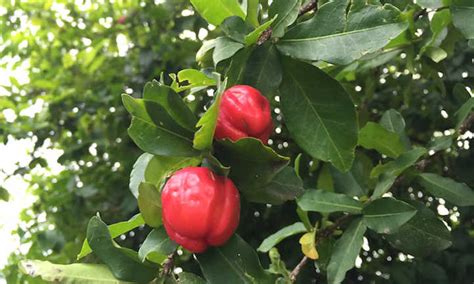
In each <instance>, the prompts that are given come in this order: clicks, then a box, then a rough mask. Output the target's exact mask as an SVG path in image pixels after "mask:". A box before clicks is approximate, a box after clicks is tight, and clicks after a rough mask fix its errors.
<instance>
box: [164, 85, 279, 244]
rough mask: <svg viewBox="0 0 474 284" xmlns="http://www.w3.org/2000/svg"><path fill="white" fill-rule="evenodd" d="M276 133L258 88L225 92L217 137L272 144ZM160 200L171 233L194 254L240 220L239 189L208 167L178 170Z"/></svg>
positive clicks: (222, 238) (221, 239)
mask: <svg viewBox="0 0 474 284" xmlns="http://www.w3.org/2000/svg"><path fill="white" fill-rule="evenodd" d="M272 131H273V122H272V116H271V108H270V103H269V101H268V99H267V98H266V97H264V96H262V94H261V93H260V92H259V91H258V90H257V89H255V88H252V87H250V86H246V85H237V86H234V87H232V88H229V89H227V90H226V91H225V92H224V93H223V94H222V99H221V102H220V106H219V115H218V118H217V126H216V130H215V134H214V137H215V139H217V140H221V139H226V138H228V139H230V140H232V141H237V140H239V139H241V138H245V137H254V138H257V139H260V140H261V141H262V142H263V143H264V144H267V142H268V138H269V137H270V135H271V133H272ZM161 203H162V208H163V209H162V213H163V225H164V226H165V229H166V232H167V233H168V236H169V237H170V238H171V239H172V240H173V241H175V242H176V243H178V244H180V245H181V246H183V247H184V248H185V249H187V250H189V251H191V252H193V253H200V252H204V251H205V250H206V249H207V248H208V247H209V246H221V245H223V244H224V243H225V242H227V240H228V239H229V238H230V237H231V236H232V234H233V233H234V232H235V230H236V229H237V226H238V224H239V218H240V196H239V192H238V190H237V188H236V187H235V185H234V183H233V182H232V180H230V179H229V178H227V177H223V176H218V175H216V174H214V173H213V172H212V171H211V170H209V169H208V168H204V167H187V168H184V169H181V170H179V171H177V172H175V173H174V174H173V175H172V176H171V177H170V179H169V180H168V181H167V182H166V184H165V186H164V188H163V191H162V194H161Z"/></svg>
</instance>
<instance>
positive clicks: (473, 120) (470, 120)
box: [459, 112, 474, 135]
mask: <svg viewBox="0 0 474 284" xmlns="http://www.w3.org/2000/svg"><path fill="white" fill-rule="evenodd" d="M472 124H474V112H473V113H471V114H470V115H469V116H468V117H467V118H466V119H465V120H464V121H463V122H462V123H461V126H459V134H461V135H462V134H464V133H465V132H466V131H468V130H469V129H470V128H471V126H472Z"/></svg>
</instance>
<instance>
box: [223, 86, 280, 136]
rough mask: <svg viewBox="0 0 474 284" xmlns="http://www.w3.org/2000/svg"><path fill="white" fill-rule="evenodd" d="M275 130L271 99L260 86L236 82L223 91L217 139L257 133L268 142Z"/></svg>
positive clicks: (256, 134) (255, 134)
mask: <svg viewBox="0 0 474 284" xmlns="http://www.w3.org/2000/svg"><path fill="white" fill-rule="evenodd" d="M272 130H273V122H272V115H271V109H270V102H269V101H268V99H267V98H266V97H264V96H263V95H262V94H261V93H260V92H259V91H258V90H257V89H255V88H252V87H250V86H247V85H236V86H233V87H232V88H229V89H227V90H226V91H225V92H224V93H223V94H222V98H221V103H220V106H219V116H218V118H217V126H216V132H215V134H214V137H215V138H216V139H224V138H229V139H230V140H232V141H237V140H239V139H241V138H244V137H254V138H258V139H260V140H261V141H262V142H263V143H264V144H267V143H268V138H269V137H270V135H271V133H272Z"/></svg>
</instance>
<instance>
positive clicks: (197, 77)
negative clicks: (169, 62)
mask: <svg viewBox="0 0 474 284" xmlns="http://www.w3.org/2000/svg"><path fill="white" fill-rule="evenodd" d="M177 75H178V80H179V87H178V89H177V91H178V92H181V91H184V90H188V89H191V88H197V87H207V86H214V85H215V84H216V80H215V79H214V78H211V77H209V76H208V75H206V74H205V73H203V72H201V71H199V70H196V69H184V70H181V71H179V72H178V74H177ZM185 82H186V83H187V84H184V83H185ZM194 122H195V120H194Z"/></svg>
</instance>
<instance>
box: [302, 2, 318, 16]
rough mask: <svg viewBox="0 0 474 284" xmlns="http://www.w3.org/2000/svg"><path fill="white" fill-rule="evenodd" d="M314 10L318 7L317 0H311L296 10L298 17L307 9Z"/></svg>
mask: <svg viewBox="0 0 474 284" xmlns="http://www.w3.org/2000/svg"><path fill="white" fill-rule="evenodd" d="M313 9H314V11H315V12H316V10H317V9H318V1H317V0H311V1H309V2H308V3H306V5H304V6H303V7H301V8H300V11H299V12H298V17H301V16H303V15H304V14H306V13H308V12H309V11H311V10H313Z"/></svg>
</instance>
